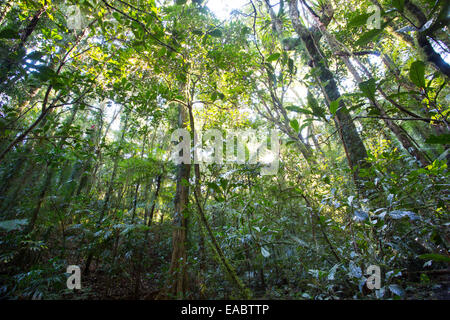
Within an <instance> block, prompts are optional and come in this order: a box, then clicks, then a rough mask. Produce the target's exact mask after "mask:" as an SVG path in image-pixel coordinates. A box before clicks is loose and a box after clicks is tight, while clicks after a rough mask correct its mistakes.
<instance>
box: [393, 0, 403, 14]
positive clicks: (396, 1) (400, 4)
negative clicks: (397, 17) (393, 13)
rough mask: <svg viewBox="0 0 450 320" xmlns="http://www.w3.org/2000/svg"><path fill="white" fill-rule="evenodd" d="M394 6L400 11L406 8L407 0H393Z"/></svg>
mask: <svg viewBox="0 0 450 320" xmlns="http://www.w3.org/2000/svg"><path fill="white" fill-rule="evenodd" d="M392 6H393V7H394V8H395V9H397V10H398V11H400V12H403V9H405V0H392Z"/></svg>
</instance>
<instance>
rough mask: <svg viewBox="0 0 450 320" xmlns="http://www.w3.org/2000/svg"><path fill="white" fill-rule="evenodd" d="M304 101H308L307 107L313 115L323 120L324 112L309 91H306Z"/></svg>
mask: <svg viewBox="0 0 450 320" xmlns="http://www.w3.org/2000/svg"><path fill="white" fill-rule="evenodd" d="M306 100H307V101H308V107H310V108H311V110H312V112H313V115H315V116H316V117H318V118H325V110H324V109H323V108H322V107H320V105H319V103H318V102H317V100H316V98H314V96H313V95H312V94H311V92H310V91H308V94H307V96H306Z"/></svg>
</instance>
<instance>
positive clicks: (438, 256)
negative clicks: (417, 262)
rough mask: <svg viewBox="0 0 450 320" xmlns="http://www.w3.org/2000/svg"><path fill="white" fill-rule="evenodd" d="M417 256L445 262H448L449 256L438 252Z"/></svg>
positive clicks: (449, 261) (449, 260)
mask: <svg viewBox="0 0 450 320" xmlns="http://www.w3.org/2000/svg"><path fill="white" fill-rule="evenodd" d="M419 258H420V259H423V260H433V261H435V262H447V263H450V257H447V256H444V255H442V254H438V253H426V254H421V255H420V256H419Z"/></svg>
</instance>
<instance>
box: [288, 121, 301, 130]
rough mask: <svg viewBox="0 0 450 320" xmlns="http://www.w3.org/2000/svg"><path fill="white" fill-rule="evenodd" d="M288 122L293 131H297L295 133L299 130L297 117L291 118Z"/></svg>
mask: <svg viewBox="0 0 450 320" xmlns="http://www.w3.org/2000/svg"><path fill="white" fill-rule="evenodd" d="M289 123H290V125H291V127H292V129H294V131H295V132H297V133H299V132H300V125H299V124H298V121H297V119H292V120H291V121H290V122H289Z"/></svg>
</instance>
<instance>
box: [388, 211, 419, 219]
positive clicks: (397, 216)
mask: <svg viewBox="0 0 450 320" xmlns="http://www.w3.org/2000/svg"><path fill="white" fill-rule="evenodd" d="M389 215H390V216H391V218H392V219H395V220H398V219H401V218H404V217H408V218H410V219H411V220H417V219H419V218H418V217H417V216H416V214H415V213H414V212H411V211H403V210H394V211H391V212H389Z"/></svg>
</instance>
